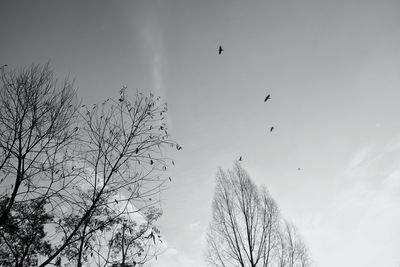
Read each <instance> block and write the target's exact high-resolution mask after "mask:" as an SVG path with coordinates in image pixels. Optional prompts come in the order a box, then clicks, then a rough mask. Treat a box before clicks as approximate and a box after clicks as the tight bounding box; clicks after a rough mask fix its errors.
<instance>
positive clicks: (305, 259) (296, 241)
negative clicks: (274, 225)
mask: <svg viewBox="0 0 400 267" xmlns="http://www.w3.org/2000/svg"><path fill="white" fill-rule="evenodd" d="M282 224H283V225H282V228H281V232H280V239H279V252H278V255H279V260H278V262H279V266H280V267H307V266H311V258H310V255H309V251H308V248H307V246H306V245H305V243H304V241H303V240H302V238H301V236H300V234H299V233H298V230H297V228H296V226H294V225H293V224H292V223H289V222H288V221H283V223H282Z"/></svg>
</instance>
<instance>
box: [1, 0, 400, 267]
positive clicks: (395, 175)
mask: <svg viewBox="0 0 400 267" xmlns="http://www.w3.org/2000/svg"><path fill="white" fill-rule="evenodd" d="M399 14H400V2H399V1H387V0H379V1H378V0H377V1H368V0H364V1H353V0H335V1H334V0H330V1H328V0H302V1H298V0H263V1H261V0H254V1H253V0H249V1H242V0H229V1H228V0H202V1H194V0H163V1H153V0H146V1H105V0H101V1H93V0H86V1H75V0H74V1H71V0H69V1H61V0H60V1H41V0H40V1H20V0H17V1H6V0H0V36H1V37H0V64H1V65H3V64H8V65H9V68H20V67H23V66H26V65H30V64H32V63H45V62H47V61H48V60H50V61H51V64H52V66H53V67H54V69H55V71H56V73H57V74H58V75H59V77H60V79H61V78H63V77H65V76H67V75H68V76H69V77H71V78H73V79H74V80H75V85H76V86H77V87H78V93H79V96H80V97H81V98H82V101H83V102H86V103H95V102H99V101H101V100H104V99H106V98H108V97H118V92H119V89H120V88H121V87H122V86H124V85H126V86H127V87H128V89H127V93H128V94H129V92H132V94H133V92H135V91H136V90H142V91H146V92H147V91H152V92H155V93H156V94H157V95H160V96H161V97H162V99H163V100H164V101H167V102H168V107H169V114H168V124H169V128H170V133H171V134H172V136H173V138H174V139H175V140H176V141H178V143H179V144H180V145H181V146H182V147H183V149H182V151H179V152H180V153H177V151H171V156H172V157H173V158H174V161H175V167H174V168H173V169H171V170H169V171H168V174H167V175H168V176H171V177H172V179H173V180H172V182H171V183H170V185H169V187H168V189H167V190H166V191H165V192H164V193H163V195H162V202H161V206H162V208H163V211H164V215H163V216H162V218H161V219H160V221H159V227H160V229H161V231H162V234H163V237H164V239H165V240H166V242H167V243H168V248H166V250H165V252H164V253H163V254H162V255H160V256H159V257H158V260H157V261H156V262H154V263H153V264H152V265H153V266H162V267H172V266H193V267H203V266H205V265H204V263H203V251H204V234H205V231H206V229H207V225H208V223H209V222H210V215H211V201H212V196H213V191H214V186H215V175H216V172H217V168H218V167H219V166H221V167H223V168H229V167H231V166H232V164H233V161H234V160H237V159H238V158H239V157H240V156H242V158H243V167H244V168H245V169H246V170H247V171H248V172H249V174H250V176H251V178H252V179H253V180H254V181H255V182H256V183H257V184H259V185H261V184H265V185H266V186H267V187H268V189H269V191H270V193H271V195H272V196H273V197H274V198H275V200H276V201H277V203H278V205H279V206H280V210H281V212H282V214H283V215H284V216H285V218H287V219H289V220H290V221H292V222H293V223H294V224H295V225H297V227H298V228H299V231H300V233H301V235H302V236H303V238H304V240H305V242H306V244H308V246H309V248H310V251H311V255H312V258H313V260H314V263H315V265H316V266H321V267H334V266H335V267H336V266H343V267H347V266H348V267H372V266H374V267H375V266H386V267H398V266H400V254H399V253H398V251H399V247H400V228H399V227H398V225H399V223H400V164H399V163H400V122H399V114H400V105H399V103H398V99H400V16H399ZM219 45H222V46H223V48H224V52H223V53H222V54H221V55H218V53H217V50H218V46H219ZM267 94H271V100H270V101H268V102H267V103H264V98H265V96H266V95H267ZM271 126H274V127H275V130H274V131H273V132H272V133H270V132H269V128H270V127H271ZM298 168H300V170H298Z"/></svg>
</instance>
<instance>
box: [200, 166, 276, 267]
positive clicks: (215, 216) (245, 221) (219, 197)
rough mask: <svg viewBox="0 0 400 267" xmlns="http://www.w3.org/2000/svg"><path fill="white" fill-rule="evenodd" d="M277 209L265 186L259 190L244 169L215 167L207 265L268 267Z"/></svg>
mask: <svg viewBox="0 0 400 267" xmlns="http://www.w3.org/2000/svg"><path fill="white" fill-rule="evenodd" d="M278 220H279V212H278V208H277V205H276V204H275V201H274V200H273V199H272V198H271V197H270V196H269V194H268V192H267V191H266V189H263V190H259V189H258V188H257V186H256V185H255V184H254V183H253V181H251V179H250V177H249V175H248V174H247V173H246V171H245V170H244V169H243V168H242V167H241V166H240V165H239V164H238V163H235V165H234V168H233V170H228V171H227V172H225V171H223V170H222V169H219V171H218V173H217V186H216V190H215V195H214V200H213V213H212V222H211V223H210V226H209V230H208V234H207V252H206V258H207V262H208V263H209V264H210V265H211V266H242V267H255V266H264V267H267V266H271V262H272V255H273V250H274V249H275V246H276V236H277V233H276V231H277V229H278V228H277V223H278Z"/></svg>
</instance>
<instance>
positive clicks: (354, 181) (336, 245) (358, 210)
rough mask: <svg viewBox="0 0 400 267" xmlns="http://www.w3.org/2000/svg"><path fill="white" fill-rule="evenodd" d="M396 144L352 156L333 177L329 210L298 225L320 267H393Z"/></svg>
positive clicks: (399, 172) (398, 207)
mask: <svg viewBox="0 0 400 267" xmlns="http://www.w3.org/2000/svg"><path fill="white" fill-rule="evenodd" d="M399 144H400V143H397V142H391V146H382V147H378V148H377V147H375V148H374V147H372V146H368V147H366V148H364V149H362V150H360V151H359V152H358V153H356V155H355V156H354V157H353V159H352V160H351V161H350V162H349V165H348V168H347V169H346V170H345V171H344V172H343V173H342V175H341V176H340V177H338V178H337V182H338V186H337V187H338V188H337V194H336V195H335V197H334V198H333V200H332V202H331V206H330V207H328V208H327V210H326V211H324V212H322V213H320V214H315V215H312V216H311V215H307V216H306V217H305V219H304V220H302V221H301V225H302V227H301V228H303V229H304V236H305V237H306V241H307V242H308V243H309V244H310V247H311V251H314V252H315V253H314V255H316V256H317V257H318V258H316V262H317V263H318V264H319V265H320V266H328V267H330V266H332V267H333V266H342V267H346V266H348V267H373V266H385V267H398V266H399V264H400V256H399V254H398V245H399V243H400V229H399V227H398V225H399V223H400V164H399V163H400V145H399ZM394 148H396V149H394ZM327 259H329V262H326V260H327Z"/></svg>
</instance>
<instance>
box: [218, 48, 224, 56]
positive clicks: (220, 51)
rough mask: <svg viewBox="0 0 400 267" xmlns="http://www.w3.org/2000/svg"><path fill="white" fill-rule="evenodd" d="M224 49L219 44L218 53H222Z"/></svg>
mask: <svg viewBox="0 0 400 267" xmlns="http://www.w3.org/2000/svg"><path fill="white" fill-rule="evenodd" d="M222 51H224V49H222V46H219V48H218V55H221V54H222Z"/></svg>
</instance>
